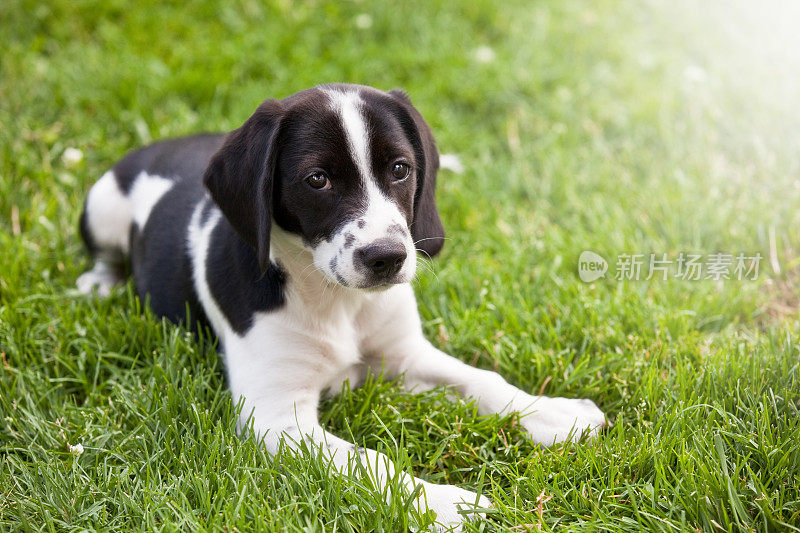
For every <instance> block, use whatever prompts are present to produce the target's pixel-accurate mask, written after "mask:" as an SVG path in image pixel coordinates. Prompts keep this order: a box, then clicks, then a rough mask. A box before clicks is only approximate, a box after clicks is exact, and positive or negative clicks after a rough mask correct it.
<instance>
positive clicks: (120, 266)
mask: <svg viewBox="0 0 800 533" xmlns="http://www.w3.org/2000/svg"><path fill="white" fill-rule="evenodd" d="M132 221H133V209H132V205H131V201H130V198H129V196H128V195H127V194H125V192H124V191H122V189H121V188H120V187H119V184H118V183H117V179H116V176H115V175H114V172H113V171H108V172H106V173H105V174H103V177H101V178H100V179H99V180H98V181H97V183H95V184H94V185H93V186H92V188H91V190H90V191H89V196H88V197H87V198H86V203H85V204H84V206H83V213H82V214H81V220H80V231H81V237H82V238H83V241H84V242H85V243H86V247H87V248H88V249H89V252H90V253H91V254H92V257H93V258H94V261H95V263H94V267H93V268H92V269H91V270H88V271H87V272H84V273H83V274H81V276H79V277H78V280H77V282H76V284H77V286H78V290H80V291H81V292H83V293H84V294H91V293H92V291H94V290H96V291H97V294H98V295H100V296H107V295H108V294H109V293H110V292H111V289H112V287H114V285H117V284H118V283H120V282H122V281H123V279H124V271H125V267H124V265H125V260H126V258H127V255H128V251H129V249H130V229H131V223H132Z"/></svg>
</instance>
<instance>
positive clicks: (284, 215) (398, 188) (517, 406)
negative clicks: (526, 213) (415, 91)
mask: <svg viewBox="0 0 800 533" xmlns="http://www.w3.org/2000/svg"><path fill="white" fill-rule="evenodd" d="M438 166H439V162H438V154H437V151H436V147H435V144H434V141H433V137H432V135H431V133H430V130H429V128H428V126H427V125H426V124H425V122H424V120H423V119H422V117H421V116H420V115H419V113H418V112H417V111H416V109H414V107H413V106H412V105H411V102H410V100H409V99H408V97H406V96H405V94H403V93H401V92H395V91H392V92H389V93H384V92H381V91H378V90H376V89H372V88H369V87H363V86H353V85H329V86H322V87H318V88H315V89H309V90H307V91H303V92H300V93H297V94H296V95H294V96H292V97H289V98H287V99H285V100H282V101H280V102H278V101H274V100H269V101H266V102H264V104H262V105H261V106H260V107H259V108H258V109H257V110H256V112H255V113H254V115H253V116H252V117H250V119H248V121H247V122H246V123H245V124H244V125H243V126H242V127H241V128H239V129H238V130H235V131H233V132H231V133H230V134H229V135H227V136H221V135H203V136H196V137H190V138H185V139H177V140H173V141H166V142H161V143H157V144H154V145H151V146H148V147H146V148H144V149H142V150H139V151H137V152H134V153H132V154H130V155H129V156H127V157H126V158H124V159H123V160H122V161H120V162H119V163H118V164H117V165H116V166H115V167H114V168H113V169H112V170H111V171H109V172H108V173H106V174H105V175H104V176H103V177H102V178H101V179H100V180H99V181H98V182H97V183H96V184H95V185H94V187H93V188H92V190H91V191H90V193H89V196H88V198H87V201H86V206H85V210H84V213H83V216H82V217H81V233H82V235H83V237H84V240H85V241H86V243H87V245H88V247H89V249H90V251H91V252H92V254H93V256H94V257H95V259H96V264H95V267H94V268H93V269H92V270H91V271H89V272H87V273H85V274H84V275H83V276H81V278H79V280H78V286H79V288H81V290H83V291H85V292H90V291H91V290H93V289H97V290H98V291H99V292H100V293H106V292H107V291H108V290H109V289H110V288H111V287H112V286H113V285H114V284H116V283H118V282H119V281H121V275H120V272H121V269H120V266H121V265H122V264H123V262H124V261H126V260H130V263H131V270H132V273H133V277H134V279H135V282H136V287H137V291H138V293H139V295H140V296H141V297H142V298H143V299H144V298H147V299H148V300H149V303H150V306H151V307H152V308H153V310H154V311H155V312H156V313H157V314H159V315H161V316H165V317H167V318H169V319H171V320H173V321H176V322H180V321H183V320H185V319H186V316H187V314H186V312H187V309H188V311H189V315H190V317H191V319H192V321H193V322H194V321H198V322H200V323H201V324H203V323H205V324H208V325H210V326H211V328H212V329H213V331H214V332H215V333H216V334H217V336H218V337H219V340H220V345H221V347H222V349H223V351H224V354H225V367H226V371H227V374H228V380H229V385H230V388H231V392H232V395H233V398H234V400H235V401H238V400H240V399H242V400H243V401H244V408H243V410H242V415H241V416H242V419H241V422H242V424H244V423H245V422H247V420H248V419H250V420H251V421H252V424H253V430H254V432H256V433H257V434H258V435H259V436H260V437H262V438H263V439H264V443H265V445H266V446H267V448H268V449H269V450H270V451H272V452H275V451H276V450H277V449H278V446H279V444H280V443H281V442H284V443H286V444H289V445H296V444H297V443H299V442H301V441H303V440H306V441H308V442H310V443H314V444H317V445H319V446H321V448H320V450H324V451H325V453H328V454H329V456H330V457H331V459H332V461H333V463H334V465H335V466H336V467H337V470H338V471H339V472H347V469H348V464H349V463H350V462H351V461H355V460H360V461H362V462H364V463H368V464H369V469H370V470H371V471H372V472H373V475H374V477H375V481H376V482H377V484H378V485H381V484H383V483H385V480H386V479H387V476H390V475H391V474H392V471H393V469H392V465H391V463H390V462H389V461H388V460H387V459H386V458H385V457H384V456H382V455H381V454H379V453H377V452H375V451H372V450H365V449H362V448H358V447H356V446H354V445H353V444H351V443H348V442H345V441H343V440H342V439H339V438H338V437H335V436H333V435H331V434H329V433H327V432H326V431H325V430H324V429H323V428H322V427H321V426H320V425H319V423H318V420H317V403H318V400H319V397H320V394H321V393H322V392H323V391H324V390H326V389H329V390H332V391H337V390H340V387H341V384H342V382H343V381H344V380H349V381H350V384H351V386H357V385H358V384H359V383H360V382H361V381H363V379H364V377H365V376H366V375H367V373H368V372H370V371H372V372H375V373H376V374H377V373H378V372H380V371H383V372H384V375H387V376H389V377H394V376H399V375H400V374H404V375H405V379H404V380H403V383H404V387H406V388H407V389H409V390H410V389H415V390H421V389H428V388H431V387H435V386H437V385H446V386H451V387H453V388H454V389H456V390H457V391H458V392H459V393H461V394H462V395H464V396H468V397H473V398H475V399H476V400H477V402H478V408H479V410H480V412H482V413H504V412H509V411H520V412H521V413H523V415H522V416H521V422H522V424H523V426H524V427H525V428H526V430H527V431H528V432H529V433H530V435H531V437H532V438H533V439H534V440H535V441H537V442H540V443H543V444H552V443H553V442H557V441H562V440H565V439H568V438H577V437H579V436H580V435H581V433H582V432H584V430H588V433H589V434H590V435H594V434H595V433H596V432H597V431H598V429H599V427H600V426H601V425H602V424H603V422H604V417H603V414H602V413H601V412H600V411H599V410H598V409H597V407H596V406H595V405H594V403H593V402H591V401H589V400H569V399H564V398H547V397H537V396H531V395H529V394H527V393H525V392H523V391H521V390H519V389H517V388H516V387H513V386H511V385H509V384H508V383H507V382H506V381H504V380H503V379H502V378H501V377H500V376H499V375H497V374H495V373H493V372H489V371H485V370H479V369H475V368H473V367H470V366H468V365H466V364H464V363H462V362H460V361H459V360H457V359H455V358H452V357H450V356H448V355H446V354H444V353H442V352H441V351H439V350H437V349H436V348H435V347H434V346H432V345H431V344H430V343H429V342H428V341H427V340H425V338H424V337H423V336H422V328H421V324H420V320H419V316H418V314H417V309H416V303H415V299H414V294H413V290H412V288H411V285H410V281H411V279H412V278H413V275H414V271H415V267H416V251H417V250H420V251H422V252H424V253H425V254H427V255H429V256H433V255H435V254H436V253H438V252H439V250H440V249H441V246H442V243H443V239H444V232H443V229H442V225H441V222H440V220H439V216H438V213H437V211H436V204H435V199H434V187H435V179H436V173H437V171H438ZM204 185H205V187H204ZM190 325H191V324H190ZM250 417H252V418H250ZM284 437H287V438H285V439H284ZM401 475H403V480H404V482H405V484H406V485H407V486H408V487H409V489H411V488H413V487H414V486H415V485H422V487H423V489H424V490H423V494H424V499H423V500H421V503H420V504H419V505H420V508H421V509H423V510H424V509H425V507H426V506H427V507H428V508H430V509H433V510H434V511H436V513H437V522H438V523H439V524H442V525H445V526H456V527H458V524H460V523H461V520H462V518H461V516H460V515H459V513H458V509H459V506H460V504H461V502H466V503H467V504H478V505H480V506H486V505H488V504H489V503H488V500H486V499H485V498H481V499H478V498H477V496H476V495H475V494H473V493H470V492H468V491H465V490H463V489H460V488H457V487H453V486H446V485H434V484H430V483H427V482H423V481H421V480H419V479H416V478H413V477H411V476H410V475H406V474H401Z"/></svg>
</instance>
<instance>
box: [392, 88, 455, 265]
mask: <svg viewBox="0 0 800 533" xmlns="http://www.w3.org/2000/svg"><path fill="white" fill-rule="evenodd" d="M389 94H390V95H391V96H392V97H394V99H395V100H397V101H398V102H399V103H400V105H401V108H402V110H403V113H402V114H403V115H404V116H403V120H402V127H403V129H404V130H405V132H406V135H408V136H409V138H410V139H411V142H412V144H413V145H414V151H415V152H416V159H417V167H418V172H417V190H416V192H415V194H414V219H413V220H412V221H411V236H412V238H413V239H414V243H415V244H414V246H416V248H417V249H418V250H421V251H423V252H425V253H426V254H427V255H428V256H429V257H433V256H435V255H436V254H438V253H439V251H440V250H441V249H442V246H443V245H444V227H442V221H441V219H440V218H439V211H437V209H436V197H435V195H434V191H435V189H436V173H437V172H438V171H439V152H438V151H437V150H436V141H434V140H433V134H432V133H431V129H430V128H429V127H428V124H427V123H426V122H425V120H424V119H423V118H422V115H420V114H419V111H417V109H416V108H415V107H414V106H413V105H412V104H411V99H410V98H409V97H408V95H407V94H406V93H405V92H404V91H401V90H399V89H394V90H392V91H389Z"/></svg>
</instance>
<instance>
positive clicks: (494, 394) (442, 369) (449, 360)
mask: <svg viewBox="0 0 800 533" xmlns="http://www.w3.org/2000/svg"><path fill="white" fill-rule="evenodd" d="M407 349H408V351H407V352H406V353H407V354H410V355H407V356H406V357H405V358H404V361H403V363H402V365H401V367H400V369H401V370H402V371H403V372H405V381H404V386H405V387H406V388H407V389H409V390H413V389H417V390H425V389H430V388H433V387H435V386H439V385H444V386H448V387H453V388H454V389H455V390H457V391H458V392H459V394H461V395H462V396H464V397H469V398H475V400H476V401H477V404H478V411H479V412H480V413H481V414H493V413H498V414H504V413H509V412H513V411H516V412H519V414H520V422H521V424H522V425H523V427H524V428H525V429H526V430H527V432H528V433H529V434H530V436H531V438H532V439H533V440H534V441H536V442H538V443H540V444H543V445H550V444H554V443H556V442H562V441H565V440H568V439H570V440H578V439H579V438H581V436H584V435H585V436H588V437H594V436H596V435H597V433H598V432H599V430H600V428H601V427H602V426H603V425H604V424H605V417H604V415H603V413H602V411H600V409H598V408H597V405H595V403H594V402H593V401H591V400H586V399H571V398H550V397H547V396H535V395H532V394H528V393H526V392H524V391H522V390H520V389H519V388H517V387H515V386H513V385H511V384H509V383H508V382H507V381H506V380H505V379H503V378H502V376H500V375H499V374H497V373H496V372H492V371H489V370H481V369H478V368H474V367H472V366H469V365H467V364H465V363H463V362H461V361H459V360H458V359H456V358H454V357H452V356H450V355H447V354H445V353H444V352H442V351H440V350H438V349H436V348H435V347H434V346H432V345H431V344H430V342H428V341H427V340H426V339H424V338H421V337H419V338H417V339H416V342H415V343H413V344H412V345H410V346H409V347H408V348H407Z"/></svg>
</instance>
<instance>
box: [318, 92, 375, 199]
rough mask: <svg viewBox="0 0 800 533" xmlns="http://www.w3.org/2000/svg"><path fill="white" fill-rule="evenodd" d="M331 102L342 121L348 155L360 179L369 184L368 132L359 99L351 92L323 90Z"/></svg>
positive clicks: (356, 94)
mask: <svg viewBox="0 0 800 533" xmlns="http://www.w3.org/2000/svg"><path fill="white" fill-rule="evenodd" d="M324 92H325V94H327V95H328V98H330V101H331V108H332V109H333V110H334V111H335V112H336V113H338V114H339V116H340V117H341V119H342V126H343V127H344V133H345V136H346V137H347V144H348V146H349V148H350V155H351V156H352V158H353V161H354V162H355V164H356V167H357V168H358V172H359V173H360V174H361V177H362V178H364V180H365V181H366V182H367V183H369V181H370V175H371V174H372V173H371V172H370V170H369V167H370V164H369V163H370V160H369V152H368V148H367V147H368V146H369V132H368V131H367V124H366V122H365V121H364V116H363V115H362V114H361V105H362V101H361V97H360V96H359V95H358V93H356V92H353V91H348V92H342V91H337V90H325V91H324Z"/></svg>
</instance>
